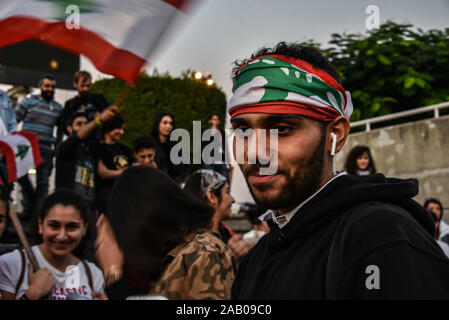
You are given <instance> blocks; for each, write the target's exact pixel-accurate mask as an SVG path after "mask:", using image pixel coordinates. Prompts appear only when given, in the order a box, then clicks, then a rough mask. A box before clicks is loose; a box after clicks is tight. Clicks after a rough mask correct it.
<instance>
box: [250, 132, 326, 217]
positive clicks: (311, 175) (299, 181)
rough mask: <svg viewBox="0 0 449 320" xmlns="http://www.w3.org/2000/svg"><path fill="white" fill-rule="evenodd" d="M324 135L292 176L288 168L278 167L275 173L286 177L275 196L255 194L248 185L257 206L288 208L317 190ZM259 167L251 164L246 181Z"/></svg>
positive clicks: (322, 157)
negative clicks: (284, 182) (285, 181)
mask: <svg viewBox="0 0 449 320" xmlns="http://www.w3.org/2000/svg"><path fill="white" fill-rule="evenodd" d="M324 136H325V135H324V134H323V135H322V137H321V141H320V143H319V144H318V146H317V147H316V149H315V151H314V153H313V154H312V156H311V157H310V158H309V159H308V160H307V161H306V162H305V163H304V164H303V165H302V168H301V169H300V170H298V171H297V172H296V173H295V174H294V175H293V177H291V176H290V174H289V171H288V169H287V170H285V169H283V168H281V167H279V169H278V172H277V174H281V175H283V176H284V177H285V178H286V179H287V183H286V184H285V185H284V186H283V187H282V190H280V192H279V193H278V196H277V197H270V196H267V197H264V196H263V195H260V196H257V193H256V192H254V191H253V190H252V188H251V187H249V190H250V192H251V195H252V196H253V198H254V200H255V201H256V203H257V205H258V206H259V208H261V209H262V210H267V209H273V210H276V209H288V210H290V209H293V208H294V207H296V206H297V205H298V204H300V203H302V202H304V201H305V200H306V199H307V198H309V197H310V196H311V195H312V194H313V193H315V192H316V191H317V190H318V187H319V185H320V182H321V178H322V174H323V169H324V168H323V167H324V146H325V139H324ZM259 169H260V167H259V166H258V165H253V166H251V167H250V168H249V169H248V170H246V172H245V173H244V174H245V179H246V180H247V181H248V176H249V175H250V174H251V173H254V172H258V171H259Z"/></svg>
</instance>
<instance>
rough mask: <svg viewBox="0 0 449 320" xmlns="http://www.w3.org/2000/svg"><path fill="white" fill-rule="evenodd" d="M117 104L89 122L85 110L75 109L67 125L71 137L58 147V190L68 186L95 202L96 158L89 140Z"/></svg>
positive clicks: (115, 108)
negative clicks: (78, 110) (77, 110)
mask: <svg viewBox="0 0 449 320" xmlns="http://www.w3.org/2000/svg"><path fill="white" fill-rule="evenodd" d="M116 111H117V107H115V106H112V107H110V108H107V109H106V110H104V111H103V112H102V113H101V114H99V115H98V116H97V118H96V119H94V120H92V121H90V122H88V121H87V115H86V113H85V112H76V113H74V114H73V115H72V116H71V120H70V121H69V124H68V126H67V128H66V130H67V132H68V133H69V134H70V136H69V137H68V138H67V139H66V140H65V141H64V142H62V143H61V144H60V145H59V147H58V149H57V150H56V189H59V188H68V189H71V190H73V191H75V192H76V193H78V194H80V195H81V196H83V198H85V199H86V200H87V201H88V202H89V203H90V204H92V205H93V204H94V202H95V197H94V191H95V189H94V175H95V168H96V161H95V158H94V156H93V155H92V152H91V148H89V147H90V145H91V144H89V143H88V142H87V141H86V140H87V138H88V137H89V135H90V134H91V133H92V132H93V131H94V130H95V129H96V128H97V127H98V126H99V125H100V124H101V123H106V122H107V121H109V120H110V119H111V118H112V117H114V115H115V112H116Z"/></svg>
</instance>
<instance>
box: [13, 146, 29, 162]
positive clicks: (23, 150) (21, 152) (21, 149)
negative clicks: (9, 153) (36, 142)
mask: <svg viewBox="0 0 449 320" xmlns="http://www.w3.org/2000/svg"><path fill="white" fill-rule="evenodd" d="M28 150H30V147H29V146H27V145H26V144H19V145H18V146H17V153H16V158H17V157H19V158H20V160H23V158H25V156H26V155H27V153H28Z"/></svg>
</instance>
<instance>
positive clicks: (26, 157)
mask: <svg viewBox="0 0 449 320" xmlns="http://www.w3.org/2000/svg"><path fill="white" fill-rule="evenodd" d="M0 152H1V153H3V155H4V156H5V158H6V166H7V168H8V182H9V183H11V182H13V181H15V180H17V179H18V178H20V177H22V176H24V175H26V174H27V173H28V171H29V170H30V169H34V168H36V167H38V166H39V165H40V164H41V162H42V157H41V153H40V151H39V139H38V138H37V136H35V135H34V134H32V133H29V132H26V131H20V132H17V131H15V132H12V133H10V134H8V135H6V136H3V137H1V138H0ZM0 183H3V182H2V181H0Z"/></svg>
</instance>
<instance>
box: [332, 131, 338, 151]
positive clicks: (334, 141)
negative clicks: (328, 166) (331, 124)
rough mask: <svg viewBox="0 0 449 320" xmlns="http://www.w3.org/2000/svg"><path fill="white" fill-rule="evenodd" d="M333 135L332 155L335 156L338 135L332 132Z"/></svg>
mask: <svg viewBox="0 0 449 320" xmlns="http://www.w3.org/2000/svg"><path fill="white" fill-rule="evenodd" d="M331 136H332V149H331V156H335V149H336V148H337V135H336V134H335V133H333V132H331Z"/></svg>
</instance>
